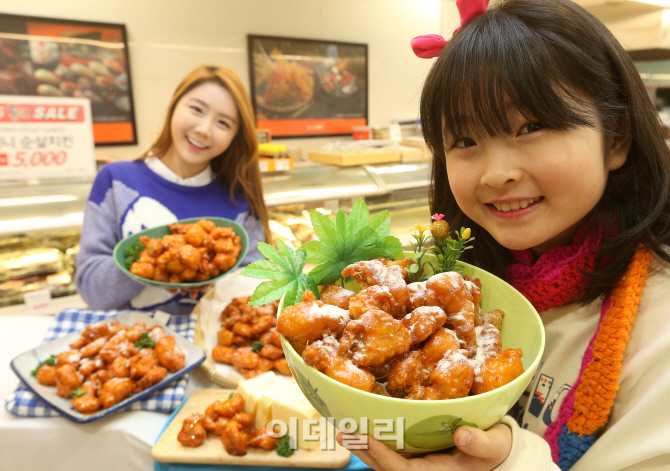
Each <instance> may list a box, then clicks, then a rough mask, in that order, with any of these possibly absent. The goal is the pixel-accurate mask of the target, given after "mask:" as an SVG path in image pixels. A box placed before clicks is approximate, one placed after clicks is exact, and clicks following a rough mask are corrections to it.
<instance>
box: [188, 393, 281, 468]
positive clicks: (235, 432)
mask: <svg viewBox="0 0 670 471" xmlns="http://www.w3.org/2000/svg"><path fill="white" fill-rule="evenodd" d="M253 423H254V416H253V415H252V414H250V413H248V412H244V399H243V398H242V396H241V395H240V394H233V395H232V396H231V397H230V398H229V399H227V400H225V401H215V402H213V403H212V404H210V405H209V406H208V407H207V409H206V410H205V413H204V415H203V414H193V415H191V416H189V417H187V418H186V419H184V423H183V424H182V427H181V430H180V431H179V433H178V434H177V440H178V441H179V443H181V444H182V445H184V446H189V447H197V446H200V445H202V444H203V442H204V441H205V440H206V439H207V434H208V433H211V434H213V435H217V436H219V439H220V440H221V443H222V445H223V447H224V448H225V450H226V452H227V453H228V454H229V455H233V456H244V455H246V454H247V449H248V447H252V448H260V449H263V450H274V449H275V447H276V446H277V443H278V442H279V439H277V438H274V437H272V436H271V435H270V434H269V433H268V430H267V429H266V428H265V427H263V428H260V429H256V430H253Z"/></svg>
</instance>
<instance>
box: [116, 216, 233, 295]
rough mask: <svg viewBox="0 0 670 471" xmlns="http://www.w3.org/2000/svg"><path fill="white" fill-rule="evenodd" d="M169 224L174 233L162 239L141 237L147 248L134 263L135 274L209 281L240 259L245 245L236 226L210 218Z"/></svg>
mask: <svg viewBox="0 0 670 471" xmlns="http://www.w3.org/2000/svg"><path fill="white" fill-rule="evenodd" d="M168 227H169V229H170V232H171V234H168V235H165V236H163V237H162V238H160V239H158V238H156V239H150V238H149V237H147V236H142V237H140V239H139V241H140V242H143V243H144V250H142V252H140V256H139V258H138V259H137V260H135V261H134V262H133V264H132V265H131V266H130V269H129V270H130V272H131V273H132V274H134V275H137V276H139V277H141V278H147V279H150V280H154V281H163V282H168V283H182V282H184V281H207V280H210V279H212V278H214V277H216V276H219V275H220V274H221V273H224V272H227V271H228V270H230V269H231V268H232V267H234V266H235V263H237V258H238V257H239V255H240V251H241V250H242V245H241V243H240V238H239V236H237V235H235V231H234V230H233V228H231V227H217V226H216V225H215V224H214V222H213V221H210V220H207V219H200V220H199V221H198V222H196V223H194V224H179V223H177V224H169V225H168Z"/></svg>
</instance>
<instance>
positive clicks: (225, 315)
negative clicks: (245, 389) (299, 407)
mask: <svg viewBox="0 0 670 471" xmlns="http://www.w3.org/2000/svg"><path fill="white" fill-rule="evenodd" d="M249 299H250V296H239V297H237V298H233V300H232V301H231V302H230V303H229V304H228V305H227V306H226V307H225V308H224V309H223V311H222V312H221V330H219V331H218V333H217V337H218V338H217V343H218V344H217V345H216V346H215V347H214V348H213V349H212V358H213V359H214V361H216V362H218V363H226V364H229V365H232V366H234V367H235V368H236V369H237V370H238V371H239V372H240V373H242V374H243V375H244V377H245V378H246V379H250V378H254V377H256V376H258V375H260V374H263V373H265V372H266V371H270V370H273V369H274V370H277V371H278V372H279V373H281V374H283V375H286V376H291V371H290V370H289V368H288V363H287V361H286V358H284V350H283V349H282V346H281V340H280V335H279V333H278V332H277V329H276V328H275V326H276V325H277V317H276V316H277V306H278V305H279V301H273V302H271V303H269V304H266V305H264V306H250V305H249Z"/></svg>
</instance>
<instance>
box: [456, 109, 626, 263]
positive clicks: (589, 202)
mask: <svg viewBox="0 0 670 471" xmlns="http://www.w3.org/2000/svg"><path fill="white" fill-rule="evenodd" d="M510 123H511V124H512V125H513V126H512V129H514V130H515V132H514V133H512V134H511V135H507V136H504V137H501V138H483V139H478V140H477V141H475V140H473V139H470V138H468V137H467V136H457V137H448V138H447V139H448V140H447V142H446V146H447V148H446V157H447V174H448V177H449V184H450V186H451V189H452V191H453V194H454V197H455V198H456V202H457V203H458V205H459V207H460V208H461V210H462V211H463V212H464V213H465V214H466V215H467V216H468V217H469V218H470V219H472V220H473V221H475V222H476V223H477V224H479V225H480V226H481V227H482V228H484V229H485V230H486V231H487V232H489V233H490V234H491V235H492V236H493V237H494V238H495V239H496V240H497V241H498V242H499V243H500V244H501V245H503V246H504V247H507V248H508V249H512V250H523V249H528V248H530V249H532V250H533V252H534V253H535V254H536V255H537V256H539V255H542V254H543V253H545V252H546V251H548V250H550V249H552V248H554V247H557V246H560V245H566V244H569V243H571V242H572V239H573V237H574V235H575V233H576V232H577V229H578V228H579V226H580V225H581V224H582V222H583V221H584V219H585V218H586V216H587V214H588V213H589V212H590V211H591V210H592V209H593V208H594V207H595V205H596V203H598V201H599V200H600V197H601V196H602V195H603V192H604V190H605V184H606V182H607V175H608V172H609V171H610V170H614V169H617V168H619V167H620V166H621V165H623V163H624V162H625V160H626V154H627V152H628V146H626V145H621V144H619V143H618V142H614V143H613V144H612V149H610V152H611V157H610V159H608V160H609V161H608V163H607V164H605V161H604V156H603V136H602V134H601V133H600V132H598V131H596V130H594V129H591V128H587V127H579V128H575V129H571V130H568V131H561V130H555V129H548V128H544V126H543V125H542V124H541V123H537V122H534V121H532V120H528V119H527V118H525V117H524V116H523V115H522V114H521V113H519V112H518V111H517V112H514V113H512V116H511V117H510Z"/></svg>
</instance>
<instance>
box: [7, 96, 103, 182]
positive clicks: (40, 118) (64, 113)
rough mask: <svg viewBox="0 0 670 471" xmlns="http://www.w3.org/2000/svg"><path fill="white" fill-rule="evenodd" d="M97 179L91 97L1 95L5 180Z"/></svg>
mask: <svg viewBox="0 0 670 471" xmlns="http://www.w3.org/2000/svg"><path fill="white" fill-rule="evenodd" d="M94 175H95V149H94V144H93V126H92V121H91V103H90V101H89V100H88V99H86V98H56V97H36V96H16V95H0V180H28V179H47V178H48V179H57V178H73V177H93V176H94Z"/></svg>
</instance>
